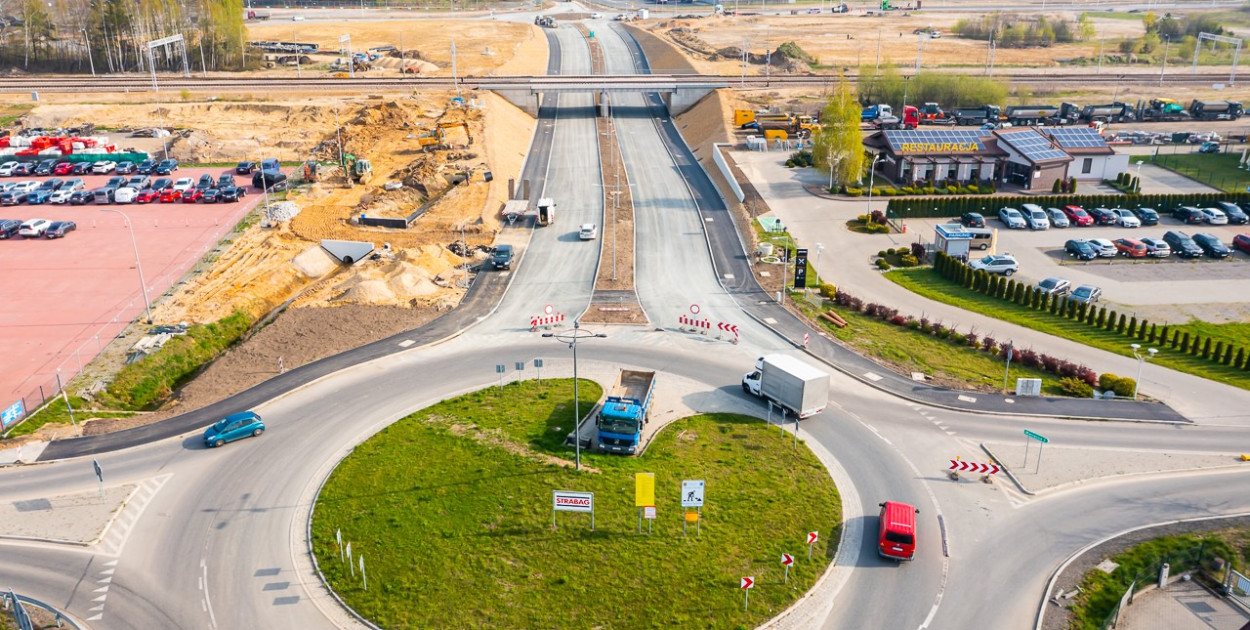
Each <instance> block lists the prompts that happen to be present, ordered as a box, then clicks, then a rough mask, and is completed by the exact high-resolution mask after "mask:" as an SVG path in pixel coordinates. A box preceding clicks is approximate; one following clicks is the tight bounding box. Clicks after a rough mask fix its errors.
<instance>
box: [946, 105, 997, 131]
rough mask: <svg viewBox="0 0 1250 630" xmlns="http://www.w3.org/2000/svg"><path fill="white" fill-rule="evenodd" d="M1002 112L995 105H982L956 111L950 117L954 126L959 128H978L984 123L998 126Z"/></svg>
mask: <svg viewBox="0 0 1250 630" xmlns="http://www.w3.org/2000/svg"><path fill="white" fill-rule="evenodd" d="M1001 113H1002V110H1001V109H1000V108H999V107H998V106H997V105H983V106H981V107H977V108H973V109H957V110H955V113H954V115H953V116H952V117H953V118H954V119H955V124H957V125H960V126H964V127H966V126H976V127H979V126H981V125H984V124H985V123H994V124H998V118H999V115H1000V114H1001Z"/></svg>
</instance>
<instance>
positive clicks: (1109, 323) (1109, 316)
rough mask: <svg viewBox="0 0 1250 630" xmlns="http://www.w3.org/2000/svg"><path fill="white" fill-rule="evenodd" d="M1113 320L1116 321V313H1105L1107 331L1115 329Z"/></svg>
mask: <svg viewBox="0 0 1250 630" xmlns="http://www.w3.org/2000/svg"><path fill="white" fill-rule="evenodd" d="M1115 320H1116V313H1115V311H1111V312H1109V313H1107V330H1114V329H1115Z"/></svg>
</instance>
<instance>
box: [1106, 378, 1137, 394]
mask: <svg viewBox="0 0 1250 630" xmlns="http://www.w3.org/2000/svg"><path fill="white" fill-rule="evenodd" d="M1136 387H1137V381H1135V380H1133V379H1131V378H1129V377H1127V376H1121V377H1119V378H1117V379H1115V381H1113V382H1112V383H1111V391H1113V392H1115V395H1116V396H1119V397H1120V398H1131V397H1132V396H1133V389H1134V388H1136Z"/></svg>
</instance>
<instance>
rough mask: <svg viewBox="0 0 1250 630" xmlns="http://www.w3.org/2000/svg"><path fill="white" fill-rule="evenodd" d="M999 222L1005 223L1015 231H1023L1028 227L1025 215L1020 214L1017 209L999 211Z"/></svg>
mask: <svg viewBox="0 0 1250 630" xmlns="http://www.w3.org/2000/svg"><path fill="white" fill-rule="evenodd" d="M998 220H999V221H1002V222H1003V225H1006V226H1007V227H1008V228H1011V229H1013V230H1023V229H1024V228H1026V227H1028V226H1029V225H1028V223H1027V222H1025V220H1024V215H1023V214H1020V211H1019V210H1016V209H1015V208H1003V209H1001V210H999V211H998Z"/></svg>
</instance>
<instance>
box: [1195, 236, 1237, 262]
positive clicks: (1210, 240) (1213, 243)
mask: <svg viewBox="0 0 1250 630" xmlns="http://www.w3.org/2000/svg"><path fill="white" fill-rule="evenodd" d="M1194 242H1195V243H1197V244H1198V247H1201V248H1202V251H1203V253H1205V254H1206V255H1207V256H1210V257H1211V258H1228V257H1229V256H1230V255H1232V253H1233V250H1231V249H1229V248H1228V246H1227V245H1225V244H1224V243H1223V242H1221V241H1220V239H1219V238H1218V237H1216V236H1215V235H1214V234H1207V233H1205V232H1200V233H1198V234H1195V235H1194Z"/></svg>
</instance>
